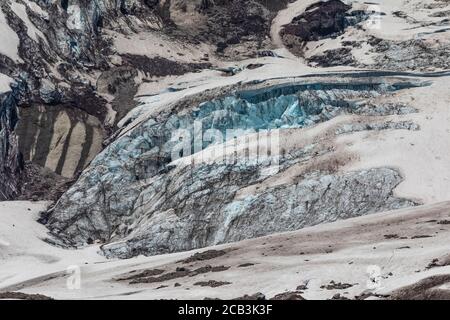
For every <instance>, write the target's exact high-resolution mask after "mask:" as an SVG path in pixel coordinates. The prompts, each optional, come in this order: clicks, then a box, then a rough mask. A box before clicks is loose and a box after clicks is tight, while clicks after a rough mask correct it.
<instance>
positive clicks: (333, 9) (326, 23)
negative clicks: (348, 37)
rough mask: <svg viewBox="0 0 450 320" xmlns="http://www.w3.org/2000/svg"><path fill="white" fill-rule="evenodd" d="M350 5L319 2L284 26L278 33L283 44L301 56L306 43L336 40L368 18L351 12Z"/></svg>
mask: <svg viewBox="0 0 450 320" xmlns="http://www.w3.org/2000/svg"><path fill="white" fill-rule="evenodd" d="M351 8H352V6H351V5H347V4H345V3H343V2H342V1H339V0H330V1H319V2H317V3H314V4H312V5H310V6H309V7H307V8H306V9H305V12H304V13H302V14H300V15H299V16H297V17H295V18H294V19H293V20H292V21H291V22H290V23H289V24H287V25H285V26H284V27H283V29H282V30H281V32H280V35H281V38H282V39H283V42H284V44H285V45H286V46H287V47H288V48H289V49H290V50H291V51H293V52H294V53H295V54H298V55H302V50H303V48H304V46H305V45H306V43H307V42H309V41H317V40H320V39H324V38H336V37H337V36H339V35H340V34H342V33H343V32H344V31H345V29H346V28H347V27H349V26H354V25H357V24H358V23H360V22H361V21H364V20H366V19H367V18H368V16H369V15H368V14H367V13H365V12H364V11H358V10H355V11H351V10H350V9H351Z"/></svg>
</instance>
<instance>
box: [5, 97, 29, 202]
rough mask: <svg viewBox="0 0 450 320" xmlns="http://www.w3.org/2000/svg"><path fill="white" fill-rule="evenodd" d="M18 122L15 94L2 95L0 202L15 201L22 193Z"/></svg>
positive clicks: (21, 161)
mask: <svg viewBox="0 0 450 320" xmlns="http://www.w3.org/2000/svg"><path fill="white" fill-rule="evenodd" d="M17 121H18V115H17V107H16V99H15V97H14V94H13V93H7V94H5V95H3V96H1V95H0V177H1V179H0V201H3V200H10V199H13V198H14V197H15V196H17V195H18V194H19V192H20V185H19V177H20V174H21V172H22V170H23V166H24V163H23V159H22V157H21V155H20V152H19V148H18V141H17V136H16V135H15V133H14V129H15V127H16V125H17Z"/></svg>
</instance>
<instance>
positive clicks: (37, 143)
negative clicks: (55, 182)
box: [16, 105, 104, 178]
mask: <svg viewBox="0 0 450 320" xmlns="http://www.w3.org/2000/svg"><path fill="white" fill-rule="evenodd" d="M19 115H20V119H21V121H19V123H18V126H17V129H16V133H17V135H18V137H19V149H20V151H21V152H22V155H23V157H24V160H25V161H31V162H33V163H35V164H37V165H39V166H41V167H45V168H48V169H50V170H52V171H53V172H55V173H57V174H59V175H61V176H63V177H67V178H71V177H73V176H74V175H76V174H77V173H81V171H82V170H83V169H84V168H85V167H86V166H87V164H88V163H89V162H90V161H91V160H92V159H93V158H94V156H96V155H97V154H98V153H99V152H100V151H101V150H102V148H103V147H102V141H103V140H104V133H103V128H102V124H101V122H100V121H99V120H98V119H97V118H95V117H93V116H91V115H89V114H87V113H85V112H83V111H76V110H74V109H69V108H64V107H60V106H45V105H41V106H36V107H34V108H20V109H19Z"/></svg>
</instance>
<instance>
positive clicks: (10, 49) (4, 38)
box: [0, 8, 22, 62]
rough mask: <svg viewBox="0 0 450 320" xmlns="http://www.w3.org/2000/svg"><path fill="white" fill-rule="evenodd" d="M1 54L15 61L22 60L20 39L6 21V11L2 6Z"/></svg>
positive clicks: (0, 21) (0, 20)
mask: <svg viewBox="0 0 450 320" xmlns="http://www.w3.org/2000/svg"><path fill="white" fill-rule="evenodd" d="M0 43H1V46H0V54H3V55H5V56H7V57H8V58H10V59H12V60H14V61H15V62H21V61H22V60H21V59H20V57H19V49H18V47H19V44H20V39H19V37H18V36H17V34H16V33H15V32H14V30H13V29H11V27H10V26H9V24H8V22H7V21H6V17H5V13H4V12H3V10H2V9H1V8H0Z"/></svg>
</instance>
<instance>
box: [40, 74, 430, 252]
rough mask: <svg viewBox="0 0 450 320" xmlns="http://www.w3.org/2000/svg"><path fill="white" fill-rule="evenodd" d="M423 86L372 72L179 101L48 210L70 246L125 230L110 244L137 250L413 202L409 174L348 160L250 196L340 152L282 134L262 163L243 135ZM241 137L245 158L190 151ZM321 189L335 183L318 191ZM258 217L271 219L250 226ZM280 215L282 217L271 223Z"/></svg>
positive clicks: (106, 239)
mask: <svg viewBox="0 0 450 320" xmlns="http://www.w3.org/2000/svg"><path fill="white" fill-rule="evenodd" d="M416 85H422V84H421V83H414V82H411V81H408V80H398V81H397V80H395V79H394V80H392V81H388V82H386V81H381V80H380V81H378V80H374V79H368V78H360V79H355V80H351V81H349V82H346V83H333V82H330V83H325V82H323V83H289V84H280V85H274V86H271V87H266V88H264V89H258V88H256V89H252V90H250V89H248V90H244V91H238V92H235V93H234V94H229V95H225V96H223V97H220V98H215V99H214V98H213V99H212V100H210V101H206V102H203V103H200V104H198V103H197V104H194V105H191V106H190V107H185V108H184V109H182V110H178V109H179V108H178V107H177V106H174V107H173V109H172V110H167V111H164V112H163V113H161V114H159V115H158V116H157V117H155V118H151V119H149V120H147V121H145V122H143V123H141V124H140V125H138V126H137V127H135V128H134V129H133V130H131V131H130V132H128V133H127V134H125V135H123V136H121V137H119V138H118V139H116V140H115V141H114V142H112V143H111V144H110V145H109V146H108V147H107V148H106V149H105V150H104V151H103V152H102V153H101V154H99V155H98V156H97V157H96V158H95V159H94V160H93V162H92V163H91V165H90V166H89V167H88V169H86V170H85V171H84V172H83V174H82V175H81V176H80V178H79V180H78V181H77V182H76V183H75V184H74V185H73V186H72V187H71V188H70V189H69V191H68V192H67V193H65V194H64V195H63V196H62V197H61V199H60V200H59V201H58V203H57V204H56V206H55V207H54V208H53V209H52V211H51V212H50V213H49V215H48V216H47V217H46V218H45V219H44V220H47V225H48V227H49V228H50V230H51V231H52V233H53V234H55V235H58V236H59V237H60V238H61V239H63V241H65V242H66V243H67V244H70V245H76V246H79V245H83V244H85V243H91V242H93V241H100V242H102V243H111V242H114V241H123V240H125V242H120V243H119V244H111V245H108V246H105V247H104V250H105V253H106V254H107V255H109V256H120V257H131V256H133V255H136V254H141V253H142V254H149V255H151V254H157V253H163V252H173V251H179V250H186V249H193V248H197V247H202V246H206V245H211V244H215V243H222V242H228V241H233V240H238V239H244V238H249V237H254V236H262V235H266V234H270V233H272V232H277V231H286V230H294V229H297V228H300V227H303V226H306V225H312V224H316V223H320V222H324V221H332V220H335V219H339V218H345V217H351V216H357V215H362V214H366V213H370V212H375V211H380V210H387V209H392V208H397V207H402V206H406V205H412V204H413V203H412V202H410V201H408V200H404V199H396V198H395V197H393V196H392V190H393V188H395V186H396V185H397V184H398V183H399V182H400V181H401V177H400V175H399V174H398V173H397V172H396V171H394V170H391V169H376V170H375V169H374V170H369V171H364V172H358V173H350V174H347V175H342V174H339V173H337V171H336V169H337V167H339V160H336V161H335V162H336V163H334V162H333V161H334V160H331V162H333V163H331V164H329V165H325V166H323V167H321V166H318V167H317V168H311V170H310V173H309V174H307V175H306V176H304V177H303V178H299V179H298V180H297V181H296V182H295V183H293V184H288V185H283V186H279V187H276V188H273V190H270V191H267V192H264V191H262V190H259V191H254V192H250V194H248V196H247V197H246V198H245V199H243V200H239V201H237V200H236V199H235V196H236V194H237V193H238V192H240V191H242V190H243V189H244V188H247V187H249V186H252V185H255V184H258V183H261V182H262V181H264V180H265V179H267V178H268V177H269V176H270V175H273V174H275V175H277V174H282V172H284V171H285V170H287V169H288V168H289V167H291V166H293V165H295V164H297V163H298V162H300V161H306V162H308V161H309V160H311V159H312V158H314V157H316V156H318V155H321V154H326V153H329V152H330V150H328V149H327V148H325V149H322V148H318V149H316V148H315V147H314V146H310V147H305V148H300V149H292V150H285V149H284V146H283V144H282V143H280V144H279V145H276V143H275V144H273V145H272V144H270V148H272V146H273V147H278V148H277V149H276V150H275V149H270V148H269V146H268V144H266V145H263V148H261V145H260V144H258V145H257V146H256V147H257V148H256V149H257V150H258V152H260V150H262V149H264V148H267V149H270V151H269V152H267V154H266V157H265V158H264V157H261V159H263V161H262V162H259V160H257V161H256V162H255V161H253V159H252V157H250V156H249V154H251V152H249V150H250V149H252V148H254V147H255V145H254V144H252V143H251V142H249V141H247V140H245V139H246V138H245V139H244V138H243V137H249V134H252V133H254V132H255V131H256V132H259V134H262V135H264V134H265V135H270V134H271V133H273V134H276V133H279V132H280V130H281V131H282V130H284V129H290V130H292V129H295V128H303V127H305V126H312V125H314V124H316V123H320V122H323V121H327V120H329V119H331V118H333V117H335V116H337V115H339V114H342V113H355V114H361V113H362V111H361V110H369V111H370V114H373V113H376V114H377V115H383V114H384V113H383V112H385V111H386V110H385V109H390V108H389V107H388V106H389V105H388V104H387V105H386V106H385V107H384V108H383V107H382V108H380V109H379V110H381V111H380V112H381V113H377V112H376V110H377V109H374V108H371V106H370V103H362V101H366V100H367V101H369V100H370V99H373V98H379V97H381V96H383V95H390V92H393V91H396V90H400V89H403V88H408V87H413V86H416ZM211 96H214V94H213V93H211ZM194 100H195V99H194ZM186 103H187V104H188V105H189V101H183V102H181V105H182V106H186ZM395 108H397V110H400V109H401V110H403V109H404V108H406V110H409V109H408V108H407V107H405V106H400V107H398V106H396V107H395ZM395 108H394V109H395ZM177 110H178V111H177ZM383 110H384V111H383ZM386 114H389V112H388V111H386ZM384 128H385V127H383V126H381V129H384ZM392 128H394V127H392ZM376 129H377V128H376V127H374V130H376ZM401 129H405V127H403V126H402V127H401ZM406 129H408V128H406ZM230 130H231V134H230ZM198 135H199V136H200V138H201V140H200V141H198V140H197V139H196V137H198ZM239 139H244V140H245V142H242V141H240V142H237V145H238V147H241V148H243V149H244V151H243V155H244V156H242V154H241V156H239V155H237V154H236V155H235V152H234V151H233V152H231V154H233V156H232V157H231V158H232V159H231V160H230V159H229V158H227V157H225V159H224V158H217V157H216V158H214V161H212V162H209V161H199V162H198V163H197V162H196V163H194V164H192V165H191V160H187V161H185V160H186V159H188V158H187V156H189V155H191V154H194V157H195V155H198V154H203V153H204V152H205V151H207V150H211V148H216V147H217V146H220V145H222V146H223V144H222V143H223V142H224V141H225V140H228V143H230V141H239ZM261 141H263V140H261ZM264 141H265V142H264V143H267V139H266V140H264ZM273 141H275V142H277V141H278V140H273ZM245 143H248V144H247V145H245ZM257 143H260V141H258V142H257ZM213 145H214V146H213ZM205 149H206V150H205ZM202 150H204V151H202ZM272 151H273V152H272ZM202 152H203V153H202ZM226 152H228V151H226ZM258 156H259V154H258ZM189 159H191V158H189ZM218 159H219V160H218ZM267 159H269V160H267ZM274 159H275V160H274ZM273 161H275V162H276V166H277V169H276V170H275V172H271V171H267V170H266V169H267V168H269V169H270V170H272V169H273V168H272V164H273ZM268 172H269V173H268ZM328 186H329V187H328ZM315 189H317V190H319V189H320V190H323V191H325V190H326V192H324V193H323V194H321V195H318V196H317V197H315V196H314V195H313V194H314V193H315V191H314V190H315ZM219 190H220V192H219ZM257 190H258V189H257ZM333 190H334V191H333ZM358 190H359V191H358ZM327 194H329V197H328V196H327ZM274 195H276V196H274ZM277 198H278V199H282V201H276V199H277ZM308 199H310V200H308ZM325 208H326V210H325ZM252 216H253V218H250V217H252ZM256 216H257V217H256ZM251 219H253V220H257V221H259V222H258V223H260V224H258V225H257V226H255V227H252V226H250V225H248V223H249V221H251ZM278 219H281V220H280V221H278ZM272 220H273V221H278V222H279V223H275V222H274V223H268V221H272Z"/></svg>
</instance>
